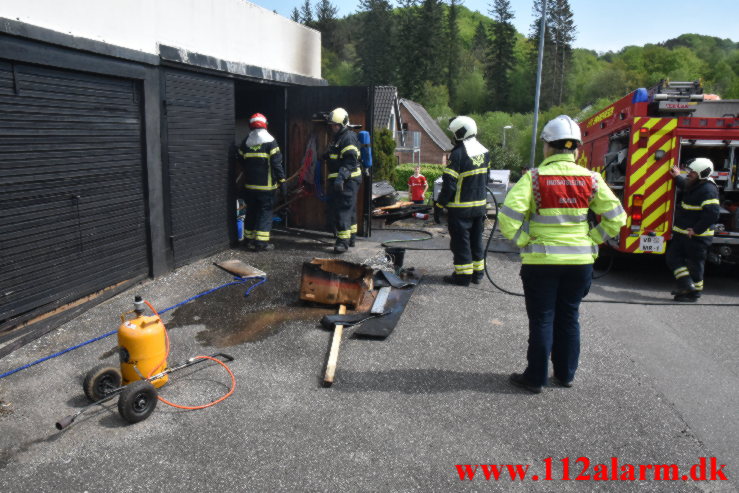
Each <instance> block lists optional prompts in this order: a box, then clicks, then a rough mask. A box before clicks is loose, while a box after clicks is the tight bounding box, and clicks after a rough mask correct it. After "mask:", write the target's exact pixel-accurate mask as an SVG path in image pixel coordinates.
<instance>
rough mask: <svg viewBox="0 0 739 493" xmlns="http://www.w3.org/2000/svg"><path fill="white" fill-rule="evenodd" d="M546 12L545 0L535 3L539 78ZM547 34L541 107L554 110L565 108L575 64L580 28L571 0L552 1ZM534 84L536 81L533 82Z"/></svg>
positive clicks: (535, 52)
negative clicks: (571, 70)
mask: <svg viewBox="0 0 739 493" xmlns="http://www.w3.org/2000/svg"><path fill="white" fill-rule="evenodd" d="M542 11H543V2H542V0H534V18H535V19H536V22H534V23H533V24H532V25H531V37H530V40H531V43H532V45H533V46H532V48H533V49H532V56H531V58H530V60H531V63H532V68H533V70H532V73H533V75H534V76H535V74H536V63H537V55H538V46H539V33H540V30H539V29H540V26H541V18H542ZM544 22H545V26H546V29H545V32H544V65H543V67H542V77H541V99H540V102H541V106H542V108H550V107H552V106H553V105H555V104H562V103H563V100H564V95H565V94H566V84H567V73H568V70H569V67H570V62H571V60H572V42H573V41H574V40H575V34H576V28H575V23H574V21H573V15H572V10H571V9H570V2H569V0H550V2H548V5H547V13H546V19H545V21H544ZM532 82H533V81H532Z"/></svg>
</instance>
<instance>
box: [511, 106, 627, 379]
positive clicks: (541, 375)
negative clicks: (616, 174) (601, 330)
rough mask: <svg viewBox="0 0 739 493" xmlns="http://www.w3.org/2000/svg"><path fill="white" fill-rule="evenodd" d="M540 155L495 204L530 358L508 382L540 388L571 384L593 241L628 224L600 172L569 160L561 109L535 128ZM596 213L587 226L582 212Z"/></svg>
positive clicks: (575, 132) (569, 125) (575, 133)
mask: <svg viewBox="0 0 739 493" xmlns="http://www.w3.org/2000/svg"><path fill="white" fill-rule="evenodd" d="M541 138H542V140H543V141H544V161H542V163H541V164H540V165H539V167H538V168H535V169H532V170H531V171H529V172H528V173H526V174H524V175H523V176H522V177H521V179H520V180H519V181H518V183H516V185H515V186H514V187H513V188H512V189H511V190H510V191H509V192H508V195H507V196H506V200H505V203H504V204H503V206H502V207H501V210H500V230H501V232H502V233H503V235H505V236H506V237H507V238H509V239H511V240H513V241H514V242H515V243H516V245H517V246H518V247H520V248H521V262H522V266H521V279H522V281H523V288H524V295H525V298H526V312H527V314H528V318H529V346H528V351H527V354H526V358H527V362H528V365H527V367H526V370H525V371H524V372H523V373H514V374H512V375H511V378H510V380H511V383H512V384H514V385H515V386H517V387H521V388H523V389H525V390H528V391H529V392H533V393H539V392H541V390H542V387H543V386H544V385H545V384H546V383H547V378H548V362H549V359H550V357H551V360H552V365H553V367H554V378H553V383H555V384H557V385H560V386H563V387H571V386H572V381H573V379H574V378H575V371H576V370H577V366H578V361H579V356H580V325H579V321H578V318H579V313H578V311H579V306H580V302H581V300H582V298H583V297H584V296H585V295H586V294H587V293H588V290H589V289H590V282H591V279H592V274H593V262H594V260H595V258H596V257H597V256H598V245H599V244H601V243H603V242H604V241H606V240H607V239H609V238H612V237H615V236H616V235H617V234H618V232H619V230H620V229H621V228H622V227H623V226H624V224H625V223H626V212H625V211H624V209H623V207H622V206H621V202H620V201H619V200H618V198H616V196H615V195H614V194H613V192H612V191H611V190H610V189H609V188H608V186H607V185H606V183H605V182H604V181H603V178H602V177H601V176H600V174H598V173H595V172H591V171H589V170H587V169H585V168H583V167H582V166H579V165H578V164H576V163H575V161H576V159H577V155H578V147H579V146H580V145H581V144H582V139H581V135H580V127H579V126H578V124H577V123H576V122H575V121H574V120H572V119H571V118H570V117H568V116H566V115H561V116H558V117H556V118H554V119H553V120H551V121H550V122H548V123H547V124H546V125H545V126H544V129H543V130H542V132H541ZM589 211H593V212H594V213H595V214H597V215H599V216H600V217H601V221H600V223H599V224H597V225H594V226H591V224H589V222H588V212H589Z"/></svg>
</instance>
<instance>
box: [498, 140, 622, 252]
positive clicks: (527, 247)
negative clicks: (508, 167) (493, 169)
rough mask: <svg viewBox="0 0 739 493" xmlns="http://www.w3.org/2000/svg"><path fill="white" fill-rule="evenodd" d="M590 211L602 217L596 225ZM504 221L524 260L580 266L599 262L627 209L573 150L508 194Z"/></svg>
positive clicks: (547, 161) (527, 176)
mask: <svg viewBox="0 0 739 493" xmlns="http://www.w3.org/2000/svg"><path fill="white" fill-rule="evenodd" d="M588 210H592V211H593V212H594V213H595V214H597V215H600V216H601V221H600V223H599V224H598V225H596V226H595V227H593V228H591V227H590V225H589V224H588ZM499 221H500V230H501V232H502V233H503V235H504V236H505V237H506V238H508V239H511V240H513V241H514V242H515V243H516V245H517V246H518V247H520V248H521V259H522V262H523V263H524V264H562V265H568V264H572V265H577V264H591V263H593V261H594V260H595V258H596V257H597V256H598V245H599V244H601V243H603V242H604V241H606V240H607V239H608V238H613V237H615V236H616V235H617V234H618V232H619V230H620V229H621V228H622V227H623V226H624V224H626V212H625V211H624V209H623V207H622V206H621V202H620V201H619V199H618V198H616V196H615V195H614V194H613V192H612V191H611V189H610V188H608V185H606V183H605V182H604V181H603V178H602V177H601V176H600V174H598V173H594V172H591V171H589V170H587V169H585V168H583V167H582V166H579V165H577V164H575V157H574V155H573V154H555V155H553V156H550V157H549V158H547V159H545V160H544V161H543V162H542V163H541V165H540V166H539V168H538V169H535V170H532V171H531V172H529V173H526V174H525V175H523V176H522V177H521V179H520V180H519V181H518V183H516V185H514V187H513V188H512V189H511V190H510V191H509V192H508V195H507V196H506V199H505V203H504V204H503V206H502V207H501V210H500V214H499Z"/></svg>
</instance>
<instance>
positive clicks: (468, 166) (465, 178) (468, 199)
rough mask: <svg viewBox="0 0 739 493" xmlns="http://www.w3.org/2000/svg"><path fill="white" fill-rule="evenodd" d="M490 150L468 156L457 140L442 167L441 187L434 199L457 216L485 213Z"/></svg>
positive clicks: (473, 215)
mask: <svg viewBox="0 0 739 493" xmlns="http://www.w3.org/2000/svg"><path fill="white" fill-rule="evenodd" d="M489 169H490V153H489V152H485V153H484V154H480V155H479V156H475V157H474V158H471V157H469V156H468V155H467V150H466V149H465V147H464V145H463V143H462V142H458V143H457V145H456V146H455V147H454V149H452V153H451V155H450V156H449V164H448V165H447V167H446V168H444V174H443V175H442V186H441V192H440V193H439V197H438V198H437V199H436V202H437V203H438V204H439V205H441V206H442V207H446V208H447V209H449V212H450V213H451V214H457V215H458V217H478V216H484V215H485V212H486V211H485V206H486V203H487V201H486V191H485V186H486V185H487V181H488V171H489Z"/></svg>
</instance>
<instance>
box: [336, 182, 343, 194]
mask: <svg viewBox="0 0 739 493" xmlns="http://www.w3.org/2000/svg"><path fill="white" fill-rule="evenodd" d="M343 191H344V182H343V181H339V180H334V192H336V193H341V192H343Z"/></svg>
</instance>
